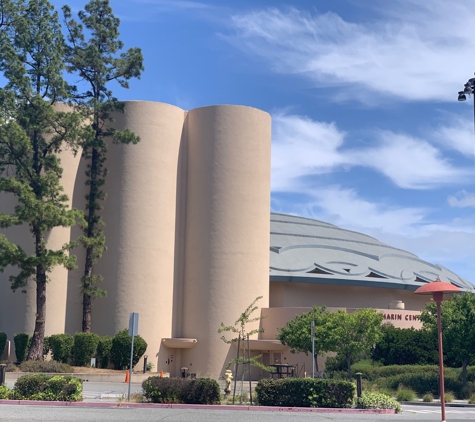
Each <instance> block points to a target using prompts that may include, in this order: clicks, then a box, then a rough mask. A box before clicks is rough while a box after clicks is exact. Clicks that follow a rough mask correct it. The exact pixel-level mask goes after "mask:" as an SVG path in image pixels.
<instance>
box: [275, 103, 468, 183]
mask: <svg viewBox="0 0 475 422" xmlns="http://www.w3.org/2000/svg"><path fill="white" fill-rule="evenodd" d="M346 136H347V135H346V134H345V133H344V132H343V131H341V130H339V129H338V127H337V126H336V125H335V124H334V123H325V122H318V121H314V120H311V119H310V118H308V117H304V116H298V115H291V114H287V113H285V112H279V113H276V114H274V115H273V140H272V190H273V191H274V192H302V191H305V190H306V189H308V179H309V177H311V176H315V175H321V174H325V173H333V172H335V171H337V170H341V169H342V168H350V167H367V168H371V169H373V170H375V171H377V172H379V173H381V174H383V175H384V176H386V177H387V178H389V179H390V180H391V181H392V182H393V183H394V184H395V185H396V186H398V187H400V188H405V189H430V188H434V187H438V186H441V185H444V184H457V183H460V182H462V181H465V180H466V179H467V177H468V176H470V174H471V172H470V170H467V169H464V168H459V167H456V166H454V165H452V164H451V163H450V162H449V161H448V160H447V159H446V158H444V157H443V156H442V154H441V153H440V151H439V150H438V149H437V148H435V147H434V146H432V145H431V144H429V143H428V142H427V141H425V140H423V139H418V138H415V137H411V136H409V135H407V134H397V133H394V132H391V131H375V132H373V135H372V139H371V140H372V141H373V145H372V146H370V147H360V148H351V149H350V148H345V144H344V143H345V137H346Z"/></svg>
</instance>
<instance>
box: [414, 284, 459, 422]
mask: <svg viewBox="0 0 475 422" xmlns="http://www.w3.org/2000/svg"><path fill="white" fill-rule="evenodd" d="M458 292H461V290H460V289H459V288H458V287H457V286H454V285H453V284H450V283H445V282H443V281H440V280H436V281H432V282H431V283H427V284H425V285H424V286H421V287H419V288H418V289H417V290H416V291H415V292H414V293H415V294H416V295H432V298H433V299H434V302H435V303H436V305H437V335H438V339H439V377H440V410H441V413H442V422H446V420H445V388H444V350H443V346H442V322H441V312H440V304H441V302H442V301H443V300H444V293H458Z"/></svg>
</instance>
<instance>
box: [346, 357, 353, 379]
mask: <svg viewBox="0 0 475 422" xmlns="http://www.w3.org/2000/svg"><path fill="white" fill-rule="evenodd" d="M346 364H347V365H348V378H349V379H350V381H353V377H352V374H351V359H350V355H346Z"/></svg>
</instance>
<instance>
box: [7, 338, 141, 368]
mask: <svg viewBox="0 0 475 422" xmlns="http://www.w3.org/2000/svg"><path fill="white" fill-rule="evenodd" d="M1 334H3V333H0V347H1V342H2V339H3V336H1ZM4 337H5V342H6V335H5V336H4ZM13 339H14V343H15V354H16V359H17V362H19V363H21V362H24V361H25V360H26V357H27V354H28V349H29V346H30V343H31V338H30V336H29V335H28V334H27V333H20V334H15V335H14V337H13ZM131 342H132V340H131V337H130V336H129V334H128V330H127V329H125V330H122V331H120V332H118V333H117V334H116V335H115V336H114V337H110V336H104V337H99V336H98V335H97V334H93V333H76V334H75V335H74V337H73V336H71V335H69V334H53V335H52V336H50V337H45V342H44V347H43V355H44V356H46V355H48V353H49V352H51V355H52V358H53V360H54V361H57V362H61V363H64V364H66V363H68V362H71V363H72V364H73V365H75V366H89V365H90V362H91V358H92V357H94V356H97V366H99V367H101V368H107V367H108V366H109V361H111V362H112V363H113V365H114V369H124V368H128V366H129V363H130V346H131ZM3 347H5V346H3ZM146 350H147V343H146V341H145V340H144V339H143V338H142V337H140V336H135V337H134V357H133V364H134V366H135V365H136V364H137V363H138V361H139V360H140V358H141V357H142V356H143V354H144V353H145V351H146ZM62 372H64V371H62Z"/></svg>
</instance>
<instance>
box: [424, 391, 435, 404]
mask: <svg viewBox="0 0 475 422" xmlns="http://www.w3.org/2000/svg"><path fill="white" fill-rule="evenodd" d="M422 401H423V402H424V403H432V402H433V401H434V395H433V394H432V393H425V394H424V395H423V396H422Z"/></svg>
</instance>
